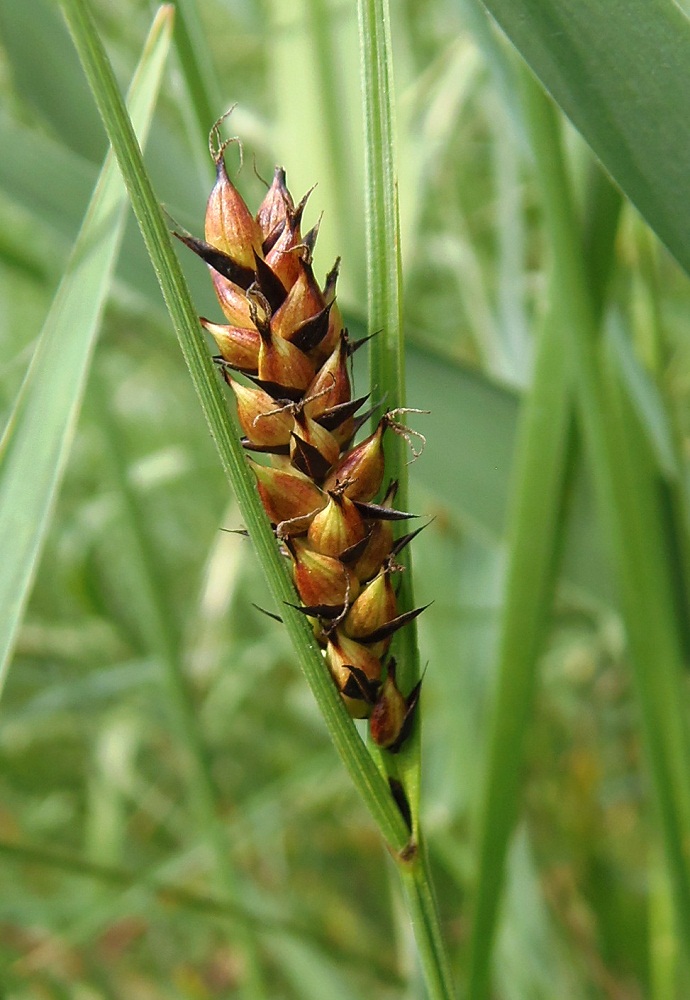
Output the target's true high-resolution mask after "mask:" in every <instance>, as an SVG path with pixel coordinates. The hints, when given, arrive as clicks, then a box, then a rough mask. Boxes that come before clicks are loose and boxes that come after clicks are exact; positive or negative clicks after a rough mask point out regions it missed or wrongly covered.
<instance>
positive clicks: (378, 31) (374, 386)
mask: <svg viewBox="0 0 690 1000" xmlns="http://www.w3.org/2000/svg"><path fill="white" fill-rule="evenodd" d="M357 14H358V24H359V38H360V60H361V75H362V96H363V108H364V122H365V145H364V149H365V164H364V172H365V199H366V200H365V205H366V239H367V248H366V251H367V253H366V256H367V300H368V332H369V333H370V334H375V336H374V337H373V338H372V340H371V341H370V349H369V365H370V380H371V391H372V395H373V397H374V399H378V398H382V399H384V400H385V406H386V409H389V410H390V409H395V408H397V407H404V406H405V351H404V338H403V327H402V262H401V254H400V221H399V214H398V196H397V191H398V189H397V179H396V167H395V128H394V114H393V97H394V90H393V65H392V52H391V40H390V15H389V10H388V4H387V2H386V0H359V2H358V5H357ZM376 420H377V417H376V416H375V417H374V422H376ZM407 459H408V456H407V453H406V451H405V446H404V442H403V441H402V440H401V439H399V438H397V437H394V436H393V435H389V437H388V441H387V444H386V474H387V476H389V477H390V478H391V479H397V480H398V483H399V492H398V495H397V498H396V502H399V503H400V504H401V505H402V507H403V509H407V507H406V506H405V505H406V504H407V493H408V482H407V479H408V477H407ZM404 555H405V560H404V565H405V568H406V572H405V573H404V574H403V585H402V587H401V591H400V606H401V607H402V608H403V609H406V608H411V607H413V606H414V596H413V590H412V580H411V577H412V574H411V565H410V555H409V551H408V550H406V551H405V553H404ZM394 652H395V655H396V657H397V658H398V659H399V661H400V666H401V672H400V677H401V681H402V685H403V690H404V691H406V690H411V688H412V687H413V685H414V684H415V683H416V682H417V680H418V678H419V652H418V648H417V634H416V628H415V627H414V624H412V625H411V626H408V627H407V628H406V629H403V634H402V635H401V636H400V637H399V640H398V642H397V643H396V644H395V645H394ZM420 716H421V712H420V713H419V714H418V719H417V723H416V725H415V730H414V734H413V736H412V737H411V738H410V739H409V740H408V741H407V743H406V745H405V747H403V749H402V751H401V753H400V755H399V757H398V759H397V760H395V761H391V759H390V755H386V754H384V755H383V760H382V764H383V767H384V768H385V769H386V770H387V771H388V773H389V774H391V775H392V776H397V775H398V774H399V775H400V777H401V778H402V780H403V784H404V787H405V791H406V794H407V796H408V799H409V802H410V807H411V811H412V818H413V819H412V822H413V830H414V834H415V836H416V838H417V840H418V843H419V848H418V855H417V859H416V862H415V864H414V865H413V866H412V867H411V868H409V870H407V871H405V870H404V869H403V871H402V875H403V887H404V890H405V897H406V899H407V905H408V910H409V913H410V916H411V918H412V924H413V928H414V932H415V938H416V941H417V947H418V949H419V956H420V960H421V964H422V970H423V973H424V978H425V982H426V986H427V990H428V993H429V996H430V997H432V998H438V1000H441V998H451V997H453V996H454V995H455V991H454V985H453V978H452V973H451V970H450V963H449V961H448V957H447V955H446V950H445V945H444V942H443V938H442V934H441V930H440V925H439V917H438V912H437V908H436V902H435V898H434V893H433V887H432V884H431V878H430V872H429V867H428V864H427V856H426V849H425V845H424V842H423V838H422V835H421V831H420V828H419V790H420V771H421V753H420V748H421V739H420V735H421V733H420V731H421V719H420Z"/></svg>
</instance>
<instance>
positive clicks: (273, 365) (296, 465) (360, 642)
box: [181, 123, 422, 752]
mask: <svg viewBox="0 0 690 1000" xmlns="http://www.w3.org/2000/svg"><path fill="white" fill-rule="evenodd" d="M219 124H220V123H219ZM212 140H213V143H214V146H215V148H214V146H212V149H211V152H212V155H213V159H214V162H215V163H216V168H217V177H216V183H215V184H214V187H213V190H212V192H211V195H210V197H209V200H208V204H207V210H206V221H205V237H206V243H200V242H199V241H195V240H194V239H193V238H187V237H184V238H182V237H181V238H182V239H183V242H186V243H187V245H188V246H190V247H191V249H192V250H194V251H195V252H196V253H197V254H199V256H201V257H202V258H203V259H204V260H206V262H207V263H208V264H209V266H210V270H211V275H212V279H213V284H214V288H215V291H216V294H217V297H218V301H219V304H220V307H221V309H222V311H223V314H224V316H225V319H226V324H224V325H223V324H220V323H215V322H213V321H211V320H208V319H204V320H202V325H203V326H204V329H206V330H207V331H208V333H210V334H211V336H212V337H213V338H214V340H215V342H216V345H217V348H218V351H219V353H220V356H221V358H222V359H223V361H224V362H226V365H225V366H223V376H224V378H225V379H226V381H228V382H229V384H230V385H231V387H232V390H233V393H234V396H235V398H236V403H237V416H238V420H239V423H240V425H241V427H242V430H243V432H244V434H245V435H246V437H245V438H244V439H243V440H244V444H245V447H247V448H248V449H250V450H251V449H254V450H259V451H263V452H265V453H267V454H266V459H265V460H267V461H268V462H269V463H270V464H258V463H256V462H253V461H251V460H250V464H251V467H252V469H253V471H254V474H255V476H256V481H257V490H258V493H259V496H260V497H261V501H262V503H263V506H264V509H265V511H266V514H267V515H268V517H269V519H270V521H271V522H272V524H273V525H274V526H275V530H276V534H277V536H278V538H279V539H280V540H281V542H282V543H283V546H284V548H286V549H287V553H288V554H289V558H290V562H291V566H292V574H293V579H294V582H295V587H296V590H297V593H298V594H299V599H300V601H301V606H300V610H301V611H302V612H303V613H304V614H305V615H306V616H307V618H308V620H309V621H310V623H311V624H312V627H313V629H314V635H315V637H316V639H317V641H318V643H319V645H320V646H321V648H322V649H323V651H324V669H328V670H329V672H330V674H331V676H332V678H333V681H334V683H335V685H336V687H337V689H338V691H339V692H340V693H341V695H342V698H343V700H344V703H345V705H346V706H347V708H348V711H349V712H350V713H351V714H352V715H353V716H356V717H358V718H370V730H371V735H372V738H373V739H374V741H375V742H376V743H377V744H378V745H379V746H381V747H383V748H386V749H388V750H390V751H391V752H395V751H397V750H398V749H399V747H400V745H401V744H402V742H403V741H404V739H405V738H406V736H407V733H408V732H409V728H410V725H411V723H412V717H413V714H414V708H415V705H416V703H417V698H418V694H419V687H418V686H417V687H416V688H415V689H414V690H413V691H412V692H411V693H410V694H409V695H408V696H407V697H405V696H404V695H403V694H402V693H401V691H400V690H399V688H398V685H397V681H396V676H395V663H394V661H393V660H392V659H390V660H389V661H388V663H387V664H385V663H384V662H383V657H384V655H385V654H386V652H387V650H388V647H389V645H390V643H391V641H392V637H393V634H394V632H395V631H396V630H397V629H399V628H402V627H404V626H405V625H407V623H408V622H409V621H411V620H412V618H414V617H415V616H416V615H417V614H419V612H420V610H422V609H415V610H414V611H405V612H402V613H400V612H399V611H398V609H397V606H396V595H395V589H394V586H393V583H392V581H391V571H392V569H393V568H395V567H394V566H393V564H392V559H393V558H394V556H395V554H396V553H397V552H398V551H399V550H400V548H402V547H403V546H404V545H405V544H407V541H409V540H410V539H411V538H412V537H414V534H416V532H413V533H410V534H409V535H406V536H403V537H402V538H401V539H399V540H398V541H397V542H396V541H395V534H394V528H393V525H394V522H395V520H399V519H405V518H407V517H409V516H411V515H407V514H404V513H402V512H396V511H394V510H393V509H392V507H393V499H394V494H395V487H394V485H393V486H391V488H390V489H389V491H388V493H387V495H386V496H385V497H384V499H383V500H381V501H380V502H379V506H376V505H375V504H372V501H374V500H375V498H376V497H377V496H378V494H379V491H380V489H381V485H382V483H383V477H384V448H383V436H384V433H385V430H386V428H387V427H391V429H392V430H393V431H395V432H396V433H403V429H402V428H401V427H400V426H399V425H398V424H396V423H395V421H394V419H393V417H394V415H395V414H394V413H393V414H385V415H384V416H383V417H382V418H381V420H380V422H379V424H378V427H377V428H376V429H375V431H374V432H373V433H372V434H369V436H368V437H365V439H364V440H363V441H361V442H360V443H358V444H355V445H354V446H353V445H352V441H353V439H354V438H355V435H356V434H357V432H358V430H359V428H360V426H361V425H362V423H363V422H364V421H365V420H366V419H367V415H366V414H362V412H361V407H362V406H363V404H364V403H365V401H366V397H362V398H360V399H354V398H353V392H352V384H351V376H350V356H351V354H352V352H353V350H354V349H355V348H356V345H353V344H352V342H351V341H349V340H348V338H347V333H346V331H345V329H344V326H343V320H342V316H341V313H340V309H339V307H338V302H337V299H336V284H337V278H338V271H339V266H340V260H338V261H336V264H335V266H334V267H333V269H332V270H331V272H330V273H329V275H328V276H327V278H326V281H325V282H324V284H323V287H322V288H321V287H320V286H319V284H318V282H317V280H316V278H315V276H314V273H313V269H312V263H311V262H312V256H313V249H314V243H315V241H316V237H317V234H318V224H317V225H316V226H314V227H313V229H311V230H309V231H308V232H307V233H306V234H305V235H302V215H303V212H304V209H305V205H306V200H307V199H306V197H305V198H303V199H302V201H301V202H300V203H299V204H298V205H297V206H295V203H294V200H293V198H292V196H291V194H290V192H289V190H288V188H287V185H286V180H285V172H284V171H283V170H282V168H280V167H276V170H275V173H274V176H273V180H272V183H271V184H270V186H269V187H268V190H267V192H266V195H265V197H264V199H263V201H262V202H261V205H260V206H259V208H258V211H257V212H256V215H255V216H253V215H252V214H251V212H250V211H249V209H248V208H247V206H246V204H245V202H244V200H243V199H242V197H241V195H240V194H239V192H238V191H237V188H236V187H235V185H234V184H233V183H232V181H231V180H230V178H229V177H228V174H227V171H226V168H225V163H224V160H223V152H224V145H223V144H222V143H220V141H219V137H218V126H216V127H215V128H214V130H213V133H212ZM209 245H210V246H209ZM213 248H216V249H215V250H214V249H213ZM217 251H221V253H220V254H219V253H217ZM224 255H225V256H224ZM221 272H222V273H221ZM230 279H232V280H230ZM235 282H239V284H236V283H235ZM240 286H241V287H240ZM233 369H238V370H240V371H241V372H243V373H245V375H246V376H247V377H248V378H249V379H250V380H251V381H252V382H253V383H255V384H252V385H246V384H244V382H242V383H240V382H237V381H235V380H234V379H233V378H232V377H231V371H232V370H233ZM244 381H246V379H245V380H244ZM412 433H413V432H412Z"/></svg>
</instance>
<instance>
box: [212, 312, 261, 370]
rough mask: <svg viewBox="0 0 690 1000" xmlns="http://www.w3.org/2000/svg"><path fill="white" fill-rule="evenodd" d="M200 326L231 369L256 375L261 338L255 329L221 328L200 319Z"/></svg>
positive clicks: (240, 327)
mask: <svg viewBox="0 0 690 1000" xmlns="http://www.w3.org/2000/svg"><path fill="white" fill-rule="evenodd" d="M200 322H201V325H202V326H203V328H204V330H206V331H207V332H208V333H210V334H211V336H212V337H213V339H214V340H215V342H216V345H217V347H218V351H219V353H220V356H221V358H223V360H224V361H227V362H228V364H229V365H232V367H233V368H239V369H240V370H241V371H244V372H250V373H251V374H256V372H257V371H258V367H259V345H260V344H261V337H260V336H259V331H258V330H257V329H256V327H251V328H246V327H243V326H223V325H221V324H220V323H212V322H211V321H210V320H208V319H204V317H203V316H202V317H201V320H200Z"/></svg>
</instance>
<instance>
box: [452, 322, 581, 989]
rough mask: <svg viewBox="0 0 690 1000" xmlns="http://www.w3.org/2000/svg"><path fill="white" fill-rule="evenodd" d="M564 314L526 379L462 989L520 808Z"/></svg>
mask: <svg viewBox="0 0 690 1000" xmlns="http://www.w3.org/2000/svg"><path fill="white" fill-rule="evenodd" d="M563 333H564V330H563V322H562V315H561V314H560V313H558V312H552V313H551V314H550V315H549V316H548V317H547V319H546V321H545V323H544V326H543V329H542V331H541V334H540V337H539V342H538V346H537V354H536V358H535V366H534V375H533V382H532V388H531V390H530V392H529V393H528V395H527V398H526V400H525V402H524V404H523V407H524V410H523V414H522V417H521V422H520V430H519V437H518V442H517V452H516V460H515V465H516V468H515V480H514V485H513V497H512V503H511V513H510V521H509V530H508V538H507V541H508V546H509V548H508V568H507V574H506V584H505V592H504V598H503V613H502V616H501V622H500V639H499V653H498V676H497V682H496V684H497V689H496V693H495V696H494V705H493V709H492V712H491V721H490V724H489V739H488V749H487V762H486V766H485V776H484V783H483V791H482V801H481V811H480V818H479V826H478V831H477V842H478V868H477V888H476V897H475V902H474V920H473V924H472V936H471V940H470V969H469V990H468V994H469V996H470V997H471V998H472V1000H479V998H480V997H485V996H486V995H487V994H488V986H489V971H490V958H491V952H492V945H493V937H494V932H495V926H496V918H497V911H498V905H499V901H500V897H501V893H502V889H503V883H504V865H505V858H506V853H507V850H508V843H509V839H510V835H511V834H512V831H513V828H514V825H515V821H516V818H517V814H518V801H519V793H520V787H521V777H522V772H521V768H520V766H519V761H520V759H521V757H522V747H523V744H524V738H525V733H526V730H527V726H528V724H529V719H530V713H531V709H532V703H533V695H534V690H535V685H536V664H537V657H538V655H539V652H540V650H541V647H542V643H543V640H544V635H545V630H546V625H547V622H548V619H549V615H550V610H551V605H552V601H553V588H554V582H555V578H556V568H557V561H558V556H559V551H560V547H561V540H562V514H563V508H564V492H565V481H566V473H567V470H568V464H569V463H568V459H569V455H568V452H569V439H570V434H569V431H570V429H571V427H572V390H571V385H570V378H569V371H568V367H567V365H566V363H565V352H564V344H563V339H564V337H563Z"/></svg>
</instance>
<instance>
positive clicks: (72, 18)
mask: <svg viewBox="0 0 690 1000" xmlns="http://www.w3.org/2000/svg"><path fill="white" fill-rule="evenodd" d="M62 7H63V10H64V14H65V18H66V20H67V23H68V26H69V28H70V31H71V33H72V37H73V39H74V43H75V45H76V48H77V51H78V53H79V57H80V59H81V62H82V66H83V68H84V72H85V73H86V76H87V78H88V81H89V84H90V86H91V90H92V92H93V94H94V98H95V99H96V103H97V104H98V109H99V112H100V114H101V117H102V118H103V122H104V125H105V128H106V131H107V133H108V136H109V139H110V142H111V144H112V146H113V150H114V152H115V155H116V157H117V160H118V163H119V166H120V169H121V171H122V175H123V177H124V179H125V183H126V185H127V189H128V192H129V196H130V200H131V202H132V208H133V210H134V214H135V216H136V219H137V222H138V223H139V227H140V229H141V232H142V235H143V237H144V241H145V243H146V247H147V250H148V253H149V255H150V257H151V261H152V263H153V266H154V269H155V271H156V276H157V278H158V281H159V284H160V286H161V290H162V292H163V296H164V299H165V302H166V305H167V307H168V311H169V313H170V317H171V320H172V323H173V326H174V329H175V332H176V333H177V336H178V339H179V341H180V346H181V348H182V352H183V355H184V358H185V361H186V362H187V365H188V367H189V370H190V374H191V377H192V381H193V383H194V387H195V389H196V391H197V394H198V396H199V399H200V402H201V405H202V408H203V411H204V414H205V416H206V419H207V421H208V424H209V428H210V431H211V434H212V436H213V439H214V441H215V444H216V447H217V449H218V454H219V456H220V459H221V462H222V465H223V468H224V470H225V472H226V475H227V477H228V479H229V480H230V482H231V483H232V485H233V488H234V490H235V494H236V496H237V501H238V505H239V508H240V512H241V514H242V517H243V518H244V521H245V524H246V526H247V528H248V530H249V533H250V535H251V537H252V541H253V543H254V546H255V548H256V551H257V554H258V557H259V560H260V562H261V565H262V568H263V570H264V573H265V575H266V579H267V583H268V585H269V587H270V590H271V593H272V595H273V598H274V600H275V602H276V604H277V606H278V607H279V608H280V609H281V614H282V615H283V618H284V621H285V625H286V628H287V630H288V634H289V636H290V639H291V641H292V644H293V647H294V649H295V652H296V654H297V656H298V659H299V662H300V665H301V667H302V669H303V670H304V673H305V676H306V678H307V681H308V683H309V685H310V687H311V690H312V692H313V694H314V697H315V698H316V700H317V702H318V704H319V707H320V709H321V712H322V714H323V717H324V721H325V723H326V726H327V728H328V730H329V733H330V736H331V739H332V740H333V743H334V745H335V748H336V750H337V751H338V754H339V755H340V758H341V760H342V762H343V764H344V765H345V767H346V769H347V771H348V773H349V774H350V777H351V778H352V780H353V782H354V784H355V786H356V787H357V790H358V791H359V793H360V795H361V796H362V798H363V800H364V802H365V804H366V805H367V807H368V809H369V811H370V813H371V815H372V817H373V819H374V821H375V822H376V824H377V826H378V827H379V829H380V831H381V834H382V835H383V837H384V838H385V839H386V841H387V842H388V844H389V846H390V847H391V849H392V850H393V851H394V852H399V851H401V850H402V849H403V848H404V847H405V845H406V843H407V841H408V838H409V834H408V831H407V827H406V824H405V821H404V819H403V817H402V815H401V813H400V811H399V809H398V807H397V805H396V804H395V801H394V800H393V797H392V796H391V794H390V790H389V788H388V785H387V783H386V781H385V780H384V778H383V777H382V776H381V774H380V773H379V771H378V769H377V767H376V765H375V763H374V762H373V760H372V759H371V757H370V755H369V754H368V753H367V750H366V747H365V746H364V744H363V742H362V740H361V738H360V736H359V734H358V732H357V730H356V729H355V726H354V724H353V722H352V719H351V718H350V717H349V715H348V714H347V710H346V708H345V706H344V705H343V702H342V699H341V698H340V696H339V694H338V692H337V690H336V687H335V685H334V684H333V682H332V680H331V678H330V676H329V674H328V672H327V670H326V669H325V668H324V663H323V658H322V656H321V653H320V650H319V648H318V645H317V643H316V641H315V639H314V636H313V633H312V631H311V629H310V627H309V624H308V622H307V621H306V620H305V618H304V616H303V615H301V614H300V613H299V612H297V611H294V610H293V609H292V608H290V607H288V606H286V605H288V604H293V603H294V602H295V591H294V587H293V585H292V581H291V579H290V575H289V572H288V568H287V566H286V564H285V560H284V559H283V558H282V556H281V555H280V552H279V550H278V547H277V545H276V543H275V538H274V537H273V532H272V531H271V526H270V524H269V522H268V519H267V518H266V515H265V513H264V511H263V508H262V506H261V502H260V499H259V497H258V494H257V492H256V482H255V479H254V476H253V474H252V473H251V470H250V469H249V467H248V465H247V462H246V460H245V455H244V450H243V448H242V445H241V443H240V433H239V430H238V428H237V426H236V423H235V421H234V420H233V418H232V417H231V415H230V413H229V410H228V407H227V404H226V401H225V397H224V395H223V392H222V389H221V385H220V383H219V380H218V375H217V372H216V371H215V369H214V366H213V363H212V361H211V358H210V356H209V353H208V351H207V350H206V346H205V343H204V341H203V339H202V338H201V337H200V335H199V328H198V320H197V316H196V311H195V309H194V306H193V304H192V301H191V297H190V294H189V289H188V287H187V284H186V282H185V280H184V277H183V275H182V271H181V269H180V265H179V262H178V260H177V257H176V255H175V252H174V250H173V246H172V241H171V237H170V234H169V232H168V229H167V225H166V222H165V219H164V216H163V214H162V212H161V210H160V206H159V204H158V201H157V199H156V196H155V194H154V192H153V189H152V187H151V183H150V180H149V178H148V174H147V173H146V169H145V167H144V164H143V161H142V157H141V151H140V150H139V146H138V144H137V142H136V139H135V137H134V133H133V132H132V128H131V123H130V121H129V118H128V116H127V113H126V110H125V108H124V105H123V103H122V98H121V96H120V92H119V90H118V87H117V83H116V81H115V78H114V75H113V71H112V67H111V65H110V63H109V61H108V57H107V56H106V54H105V51H104V49H103V46H102V43H101V41H100V38H99V37H98V33H97V30H96V27H95V24H94V22H93V17H92V15H91V12H90V8H89V5H88V3H87V0H62Z"/></svg>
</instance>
